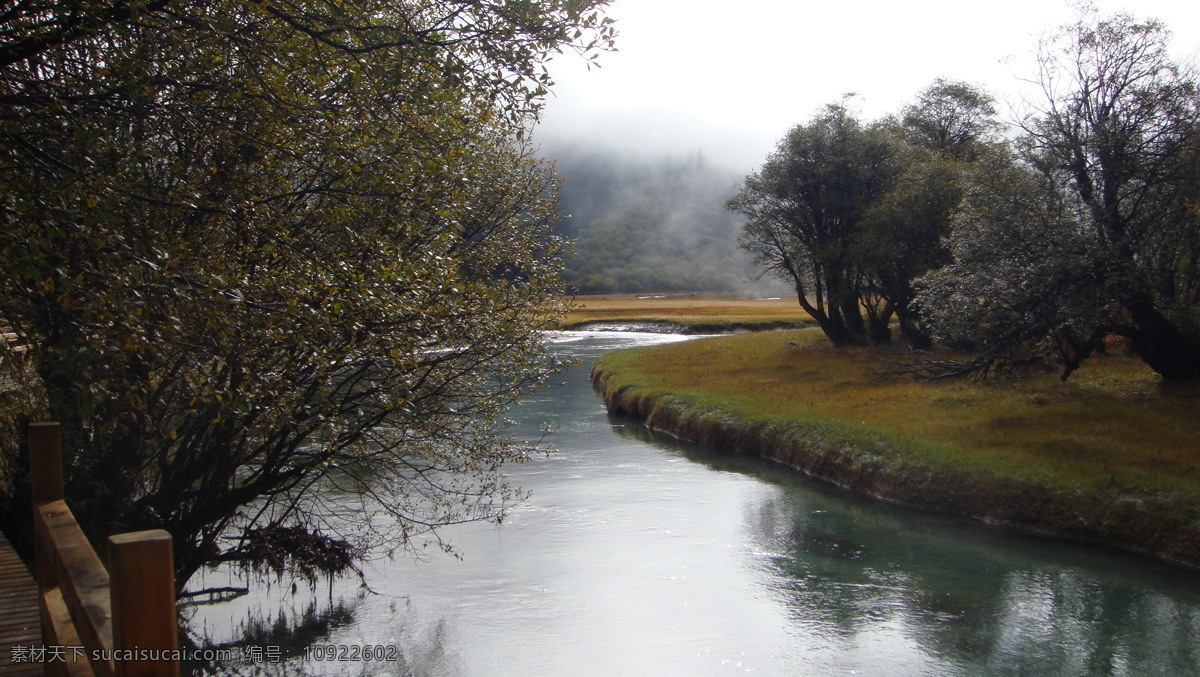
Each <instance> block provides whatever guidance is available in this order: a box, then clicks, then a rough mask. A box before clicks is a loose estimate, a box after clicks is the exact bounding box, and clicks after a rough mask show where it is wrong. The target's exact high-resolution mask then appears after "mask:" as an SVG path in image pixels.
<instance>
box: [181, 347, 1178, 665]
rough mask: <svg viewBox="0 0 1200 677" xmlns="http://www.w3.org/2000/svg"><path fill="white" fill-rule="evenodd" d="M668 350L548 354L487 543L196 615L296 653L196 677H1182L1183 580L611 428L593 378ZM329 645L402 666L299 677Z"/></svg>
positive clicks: (204, 626)
mask: <svg viewBox="0 0 1200 677" xmlns="http://www.w3.org/2000/svg"><path fill="white" fill-rule="evenodd" d="M679 338H681V337H671V336H661V335H652V334H635V333H605V334H595V333H572V332H564V333H560V334H555V335H554V340H555V342H556V343H557V344H558V346H559V347H560V349H561V350H564V351H567V352H570V353H572V354H574V355H576V356H578V357H579V358H580V360H581V364H580V365H579V366H577V367H574V368H572V369H571V370H570V371H569V372H567V373H566V374H564V375H563V376H561V377H559V378H558V379H556V382H557V381H565V383H564V384H561V385H555V386H554V387H553V388H551V389H549V390H546V391H544V392H542V393H540V394H539V395H537V396H534V397H532V398H530V399H528V400H527V401H525V402H523V403H521V404H520V405H519V406H518V407H516V408H515V409H514V411H513V412H512V417H513V418H514V419H515V420H516V421H517V427H516V429H515V432H516V434H517V435H518V436H519V437H524V438H531V439H532V438H536V437H538V436H539V434H540V433H539V429H540V427H541V425H542V423H543V422H549V423H551V424H552V426H553V431H554V432H552V433H551V435H550V437H549V438H548V441H549V442H551V443H553V445H554V446H555V447H556V449H557V453H555V454H553V455H551V456H548V457H538V458H535V459H534V460H533V461H531V462H529V463H526V464H522V465H516V466H513V467H511V468H510V469H509V470H508V474H509V475H510V476H511V477H512V478H513V479H514V480H515V481H516V483H517V484H519V485H520V486H522V487H524V488H525V489H527V490H529V491H531V492H532V493H531V496H530V498H529V499H528V500H527V501H526V502H525V503H523V504H521V505H520V506H519V507H517V508H516V509H514V510H513V511H512V512H511V514H510V516H509V518H508V519H507V520H506V521H505V523H504V524H503V525H500V526H494V525H486V524H474V525H465V526H459V527H455V528H453V529H448V530H446V531H445V532H444V536H445V537H446V538H447V539H448V540H450V541H452V542H453V543H454V546H455V547H456V548H457V550H458V552H459V553H460V554H461V558H459V559H456V558H452V557H449V556H444V555H441V554H438V553H430V554H426V555H423V556H422V557H419V558H414V557H409V556H400V557H398V558H396V559H395V560H383V561H379V562H374V563H372V564H370V565H369V566H368V567H367V568H366V582H367V584H368V586H369V587H370V590H371V591H370V592H366V591H364V590H363V589H362V588H360V587H359V583H358V581H357V580H343V581H338V582H336V583H335V584H333V585H332V586H331V587H330V588H329V589H325V588H324V587H322V588H320V589H319V590H318V591H317V592H315V593H313V592H311V591H309V590H308V589H307V588H302V589H300V590H298V591H293V590H292V589H291V588H290V586H287V585H276V586H273V587H272V588H271V589H269V590H258V591H256V592H255V593H254V594H252V595H248V596H246V597H243V598H240V599H238V600H235V601H233V602H226V603H222V604H217V605H209V606H203V607H196V608H193V609H192V610H191V613H192V618H191V621H190V624H191V628H192V631H193V633H194V634H203V635H204V636H206V638H207V639H206V640H205V641H206V642H215V643H220V642H228V641H231V640H232V638H234V637H237V636H239V635H241V634H244V633H247V632H248V631H250V633H249V638H248V639H246V640H244V641H245V642H246V643H248V644H251V645H255V643H257V646H258V647H259V648H258V649H255V651H256V652H258V651H260V650H261V649H262V645H266V646H267V648H268V650H271V649H274V648H275V647H272V646H271V645H272V644H275V645H283V647H282V648H281V649H279V652H280V653H281V654H282V655H284V656H285V657H286V656H287V655H293V656H294V655H296V654H297V653H299V652H301V651H303V648H302V647H303V646H309V647H310V648H309V649H308V651H309V657H310V660H307V661H303V662H302V663H296V662H293V663H282V664H272V663H270V662H269V660H268V662H266V663H254V664H249V663H243V664H240V665H238V664H225V665H224V666H223V667H222V668H220V669H218V668H211V669H209V670H208V671H207V674H216V673H228V674H233V673H241V674H251V673H254V674H295V673H297V672H299V671H301V670H303V671H305V672H308V673H312V674H346V675H360V674H362V675H414V676H425V675H437V676H448V677H454V676H464V677H465V676H470V677H504V676H509V675H511V676H520V677H539V676H566V677H570V676H593V675H595V676H603V677H615V676H622V675H628V676H643V675H644V676H653V677H670V676H673V675H678V676H680V677H685V676H686V677H695V676H705V675H771V676H775V675H828V674H859V675H889V676H894V675H1025V674H1037V675H1048V674H1056V675H1109V674H1113V675H1188V674H1196V675H1200V574H1197V573H1192V572H1185V571H1179V570H1176V569H1173V568H1171V567H1168V566H1165V565H1161V564H1158V563H1155V562H1152V561H1149V560H1146V559H1143V558H1139V557H1135V556H1131V555H1124V554H1121V553H1114V552H1110V551H1107V550H1104V549H1101V548H1095V547H1089V546H1080V545H1072V544H1064V543H1059V542H1056V541H1052V540H1049V539H1041V538H1036V537H1030V536H1021V535H1016V534H1011V533H1008V532H1006V531H1004V530H1002V529H998V528H993V527H988V526H985V525H982V524H979V523H976V522H973V521H970V520H966V519H961V518H955V517H946V516H938V515H930V514H928V513H922V512H918V511H913V510H908V509H905V508H901V507H897V506H891V505H887V504H882V503H879V502H875V501H870V500H866V499H861V498H858V497H855V496H851V495H848V494H847V493H846V492H843V491H841V490H838V489H836V488H831V487H829V486H826V485H824V484H821V483H818V482H815V481H812V480H809V479H807V478H805V477H803V476H800V475H799V474H798V473H795V472H793V471H790V470H788V469H786V468H782V467H780V466H778V465H776V464H772V463H769V462H764V461H761V460H759V459H754V458H747V457H741V456H736V455H731V454H728V453H724V452H721V451H719V450H712V449H706V448H702V447H697V446H695V445H688V444H683V443H680V442H678V441H676V440H674V439H672V438H670V437H667V436H663V435H658V434H654V433H652V432H651V431H648V430H646V429H645V428H644V427H643V426H641V425H639V424H638V423H637V422H636V421H634V420H631V419H626V418H619V417H612V416H609V415H608V414H607V413H606V412H605V410H604V406H603V404H602V403H601V401H600V399H599V398H598V397H597V395H596V393H595V392H594V391H593V390H592V387H591V385H590V383H589V382H588V370H589V369H590V366H591V363H592V361H593V360H594V359H595V358H596V357H597V356H598V355H600V354H602V353H603V352H605V351H607V350H610V349H613V348H617V347H623V346H630V345H643V344H648V343H654V342H662V341H669V340H678V339H679ZM206 583H207V584H208V585H222V584H224V581H222V580H221V577H220V575H212V576H209V580H207V581H206ZM248 618H254V619H258V620H257V621H253V622H247V619H248ZM305 618H307V620H309V621H311V623H309V626H310V627H307V628H304V629H302V630H301V631H299V632H297V631H296V630H295V629H293V628H285V626H286V625H287V624H288V623H287V622H292V623H294V622H296V621H297V619H301V620H303V619H305ZM280 619H282V621H281V622H280V623H278V625H277V626H276V625H274V623H275V621H277V620H280ZM285 633H291V635H290V637H288V638H286V639H280V638H281V637H283V636H284V634H285ZM324 646H333V647H339V646H340V647H362V646H372V647H381V648H382V647H387V655H386V657H387V658H396V659H397V660H394V661H389V660H384V661H378V660H373V661H370V662H361V661H360V662H352V661H332V660H326V661H317V660H312V659H313V658H315V657H317V656H318V654H319V653H320V654H321V655H322V656H323V657H332V655H331V654H326V653H323V652H324V650H323V649H320V647H324ZM343 651H344V650H343ZM252 658H253V660H254V661H259V660H266V659H263V658H262V657H261V656H259V655H257V654H256V655H254V656H253V657H252ZM268 658H269V656H268Z"/></svg>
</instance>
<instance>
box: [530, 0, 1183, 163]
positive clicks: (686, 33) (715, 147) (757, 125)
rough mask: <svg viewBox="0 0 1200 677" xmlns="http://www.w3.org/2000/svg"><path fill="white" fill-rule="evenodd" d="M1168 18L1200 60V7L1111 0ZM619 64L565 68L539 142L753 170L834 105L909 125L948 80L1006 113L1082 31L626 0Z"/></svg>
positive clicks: (885, 4)
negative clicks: (1045, 48) (1057, 37)
mask: <svg viewBox="0 0 1200 677" xmlns="http://www.w3.org/2000/svg"><path fill="white" fill-rule="evenodd" d="M1096 4H1097V6H1098V7H1099V9H1100V10H1101V12H1102V13H1104V14H1110V13H1113V12H1117V11H1126V12H1129V13H1130V14H1133V15H1134V16H1136V17H1139V18H1146V17H1155V18H1158V19H1161V20H1163V21H1164V22H1165V23H1166V24H1167V26H1168V27H1169V28H1170V29H1171V30H1172V32H1173V34H1174V39H1173V40H1172V42H1171V45H1172V51H1173V53H1174V54H1175V55H1176V58H1177V59H1179V60H1180V61H1188V60H1191V61H1200V2H1197V1H1196V0H1139V1H1138V2H1136V3H1133V2H1127V1H1124V0H1101V1H1099V2H1097V3H1096ZM607 13H608V15H609V16H611V17H613V18H614V19H616V21H617V30H618V31H619V35H618V38H617V49H618V51H617V52H613V53H607V54H603V55H601V56H600V64H601V66H600V68H598V69H597V68H592V69H591V70H589V69H587V68H586V67H585V65H584V64H583V62H582V60H580V59H578V58H573V57H570V56H566V57H561V58H558V59H556V60H555V62H553V63H552V64H551V69H550V72H551V74H552V75H553V76H554V78H555V81H556V86H555V87H554V89H553V92H554V94H553V96H552V97H551V99H550V101H549V103H548V105H547V108H546V111H545V114H544V116H543V121H542V123H541V125H540V128H539V130H538V132H537V133H538V137H539V138H540V139H542V142H543V143H544V144H553V143H557V142H563V141H568V142H569V141H588V142H600V143H601V144H604V145H606V146H608V147H609V148H611V149H616V150H628V151H636V152H639V153H642V154H644V155H650V156H653V155H676V154H684V153H692V152H696V151H701V152H703V153H704V155H705V157H706V158H708V159H710V160H713V161H717V162H720V163H722V164H726V165H729V166H731V167H734V168H737V169H740V170H746V171H749V170H751V169H753V168H755V167H757V166H759V165H761V164H762V162H763V160H765V159H766V156H767V154H768V153H770V152H771V150H772V149H773V148H774V146H775V143H776V141H777V140H778V139H779V138H780V137H782V136H783V134H784V133H785V132H786V131H787V130H788V129H789V128H791V127H792V126H794V125H796V124H799V123H802V122H805V121H807V120H808V119H809V118H810V117H811V116H812V115H813V114H814V113H816V112H817V111H818V110H819V109H820V108H821V107H822V106H823V105H824V104H826V103H831V102H836V101H839V100H841V98H842V97H843V95H845V94H848V93H854V94H855V96H854V97H853V99H851V101H852V102H853V105H854V106H855V108H856V109H857V110H858V111H859V113H860V115H861V116H862V117H864V118H868V119H870V118H875V117H879V116H882V115H885V114H888V113H895V112H898V111H899V110H900V108H901V107H902V106H903V105H904V104H906V103H908V102H910V101H912V100H913V99H914V98H915V97H916V95H917V93H918V92H920V91H921V90H922V89H924V88H925V87H926V86H928V85H929V84H930V83H932V82H933V81H934V80H935V79H936V78H939V77H942V78H947V79H956V80H965V81H967V82H971V83H974V84H976V85H979V86H982V87H983V88H985V89H987V90H988V91H990V92H991V93H992V94H993V95H994V96H996V97H997V98H998V99H999V101H1000V106H999V107H1000V109H1001V111H1002V114H1003V115H1009V114H1010V113H1009V111H1010V109H1012V108H1013V107H1015V106H1019V105H1020V102H1021V99H1022V98H1023V97H1025V98H1028V97H1030V96H1031V95H1032V93H1033V91H1034V90H1032V88H1031V87H1030V85H1028V84H1023V82H1022V79H1023V78H1025V79H1027V78H1029V77H1030V76H1032V75H1033V74H1034V73H1035V69H1034V65H1033V63H1034V61H1033V54H1034V51H1035V49H1036V47H1037V44H1038V41H1039V37H1040V36H1044V35H1046V34H1047V33H1048V32H1050V31H1051V30H1053V29H1054V28H1055V27H1056V26H1059V25H1062V24H1064V23H1068V22H1071V21H1073V20H1074V19H1075V18H1076V17H1077V16H1078V13H1077V11H1076V9H1074V6H1073V5H1072V4H1068V3H1067V2H1065V1H1063V0H998V1H996V0H993V1H992V2H987V3H981V2H976V1H973V0H909V1H907V2H896V0H841V1H840V2H839V1H838V0H820V1H819V2H818V1H813V0H807V1H801V2H795V1H786V0H615V1H614V2H613V3H612V4H611V5H610V7H609V10H608V12H607Z"/></svg>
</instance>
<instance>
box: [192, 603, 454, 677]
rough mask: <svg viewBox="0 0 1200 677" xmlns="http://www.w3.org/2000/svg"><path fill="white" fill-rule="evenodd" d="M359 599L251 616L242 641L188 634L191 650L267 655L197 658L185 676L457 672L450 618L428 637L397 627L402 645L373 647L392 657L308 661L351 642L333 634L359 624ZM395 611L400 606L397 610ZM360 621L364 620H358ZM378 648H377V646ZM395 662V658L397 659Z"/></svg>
mask: <svg viewBox="0 0 1200 677" xmlns="http://www.w3.org/2000/svg"><path fill="white" fill-rule="evenodd" d="M356 607H357V603H349V604H348V603H346V601H344V600H338V601H336V602H334V603H332V604H321V603H320V602H319V601H318V600H317V599H316V598H313V599H310V600H309V601H308V602H307V604H306V605H305V606H304V607H303V608H302V609H300V610H298V611H297V610H290V611H289V610H280V611H278V612H277V613H276V614H275V615H274V616H268V617H260V616H250V617H248V618H247V619H246V620H245V621H244V622H243V623H242V624H241V626H240V628H239V635H238V637H237V639H235V640H233V641H231V642H227V643H224V644H220V643H216V642H212V641H210V640H208V639H207V638H206V637H204V636H203V634H202V633H197V632H191V633H189V635H190V636H189V645H188V648H192V649H195V648H200V649H233V650H236V651H238V652H239V654H240V655H241V656H243V657H246V656H249V655H251V652H257V653H262V654H263V657H264V659H263V660H247V659H243V660H239V661H230V662H216V661H211V662H203V663H201V662H196V663H191V664H185V665H183V666H181V667H182V669H181V672H182V674H184V675H195V676H200V675H204V676H206V677H209V676H211V677H218V676H219V677H235V676H236V677H243V676H245V677H249V676H250V675H253V676H255V677H275V676H276V675H278V676H279V677H284V676H288V675H299V676H301V677H305V676H308V675H344V676H346V677H360V676H364V677H365V676H370V677H386V676H389V675H392V676H395V677H402V676H403V677H426V676H428V675H448V674H457V673H456V672H453V671H448V669H449V667H450V666H449V662H450V657H449V656H448V655H447V641H446V628H445V622H444V621H442V622H439V623H437V624H436V625H435V626H434V627H433V628H432V629H431V630H430V631H429V632H428V633H426V634H427V636H424V637H413V636H410V633H407V632H405V631H404V629H403V628H398V629H397V634H398V635H399V636H400V640H399V641H400V643H399V644H397V643H396V642H395V641H393V642H392V643H390V644H384V645H372V647H373V649H374V650H376V651H378V650H379V649H382V650H383V651H384V653H383V655H384V656H385V658H387V660H382V661H380V660H360V661H335V660H325V661H318V660H308V661H305V660H304V659H303V656H304V650H305V648H306V647H311V646H318V645H321V646H334V647H338V646H341V645H346V646H348V647H349V646H352V644H356V643H357V642H354V643H348V640H345V639H344V638H337V636H336V635H335V634H334V633H335V632H337V631H338V630H340V629H342V628H348V627H351V626H353V625H354V624H355V622H356V618H355V613H356V612H357V611H358V610H359V609H357V608H356ZM393 611H395V609H393ZM357 620H358V621H359V622H360V623H361V622H364V621H362V619H357ZM268 647H270V648H271V650H272V651H274V649H275V648H278V655H280V656H281V657H282V659H281V660H278V661H271V660H269V657H268V656H267V654H266V650H267V648H268ZM377 647H378V648H377ZM393 657H394V658H395V660H391V659H392V658H393Z"/></svg>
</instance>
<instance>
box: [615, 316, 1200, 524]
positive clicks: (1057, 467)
mask: <svg viewBox="0 0 1200 677" xmlns="http://www.w3.org/2000/svg"><path fill="white" fill-rule="evenodd" d="M901 357H903V356H902V354H901V353H899V352H897V351H894V350H889V349H871V348H861V349H844V348H843V349H834V348H833V347H832V346H830V345H829V344H828V343H827V342H826V341H825V340H824V338H823V337H821V335H820V333H819V332H818V331H815V330H798V331H789V332H770V333H760V334H745V335H738V336H732V337H721V338H716V339H703V340H696V341H689V342H683V343H676V344H669V345H664V346H655V347H651V348H639V349H631V350H623V351H616V352H613V353H610V354H608V355H605V356H604V357H603V358H601V360H600V362H599V363H598V365H597V370H598V371H600V372H603V373H604V374H605V375H606V382H605V390H606V392H610V391H612V392H615V391H624V392H626V393H636V394H637V396H638V397H650V398H653V399H658V400H661V401H671V402H674V403H675V404H676V405H677V406H681V407H683V408H685V409H688V410H691V411H693V412H695V411H701V412H711V413H710V417H711V416H726V417H733V418H734V419H737V420H740V421H742V422H744V423H748V424H752V425H767V424H786V423H791V424H800V425H798V427H797V428H796V429H797V430H799V431H807V432H797V433H789V434H793V435H797V434H798V435H817V436H822V437H824V436H828V435H832V436H834V437H840V438H841V439H842V440H843V441H845V442H847V443H849V444H852V445H855V444H856V445H858V446H859V447H860V448H867V447H871V448H872V449H874V450H875V451H872V452H871V454H873V455H876V456H878V455H880V454H882V455H883V457H884V458H883V459H882V460H881V461H880V462H881V463H883V464H884V466H888V467H890V466H891V465H893V464H898V466H903V467H908V468H925V469H933V470H934V471H935V472H937V473H950V474H951V475H952V476H956V477H963V478H966V477H971V478H974V479H979V478H988V477H998V478H1003V479H1005V480H1012V481H1015V482H1020V483H1022V484H1026V485H1033V486H1039V487H1045V488H1047V489H1049V490H1054V491H1060V492H1081V491H1082V492H1093V493H1094V492H1105V493H1106V495H1108V494H1112V493H1113V492H1114V491H1116V492H1119V493H1121V494H1123V495H1130V496H1150V495H1153V496H1155V497H1157V499H1162V500H1165V501H1167V502H1168V503H1171V504H1175V505H1177V506H1178V507H1180V508H1182V509H1185V510H1186V511H1187V512H1188V513H1190V514H1192V515H1193V516H1196V517H1197V518H1200V507H1198V506H1200V444H1198V443H1197V438H1196V433H1197V432H1198V428H1200V425H1198V422H1200V417H1197V411H1198V406H1197V405H1200V390H1198V389H1197V388H1194V387H1192V388H1167V387H1165V386H1164V385H1163V384H1162V383H1160V381H1159V379H1158V377H1157V376H1156V375H1154V374H1153V373H1152V372H1150V371H1149V370H1148V369H1147V368H1145V367H1144V365H1142V364H1141V363H1140V362H1139V361H1137V360H1135V359H1133V358H1119V357H1106V358H1103V359H1101V360H1098V361H1096V362H1095V363H1094V364H1089V365H1087V366H1086V367H1085V368H1084V369H1081V370H1080V371H1078V372H1076V374H1075V375H1074V376H1073V377H1072V378H1071V380H1070V381H1068V382H1067V383H1061V382H1060V381H1059V380H1058V378H1057V374H1056V373H1051V372H1044V373H1033V374H1030V375H1028V376H1027V377H1024V378H1019V379H1012V380H996V381H986V382H982V383H980V382H970V381H957V382H939V383H926V382H915V381H912V380H907V379H885V378H881V377H880V373H881V372H883V371H884V370H885V369H886V367H887V366H888V363H889V361H890V360H895V359H899V358H901ZM810 442H811V441H810Z"/></svg>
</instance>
